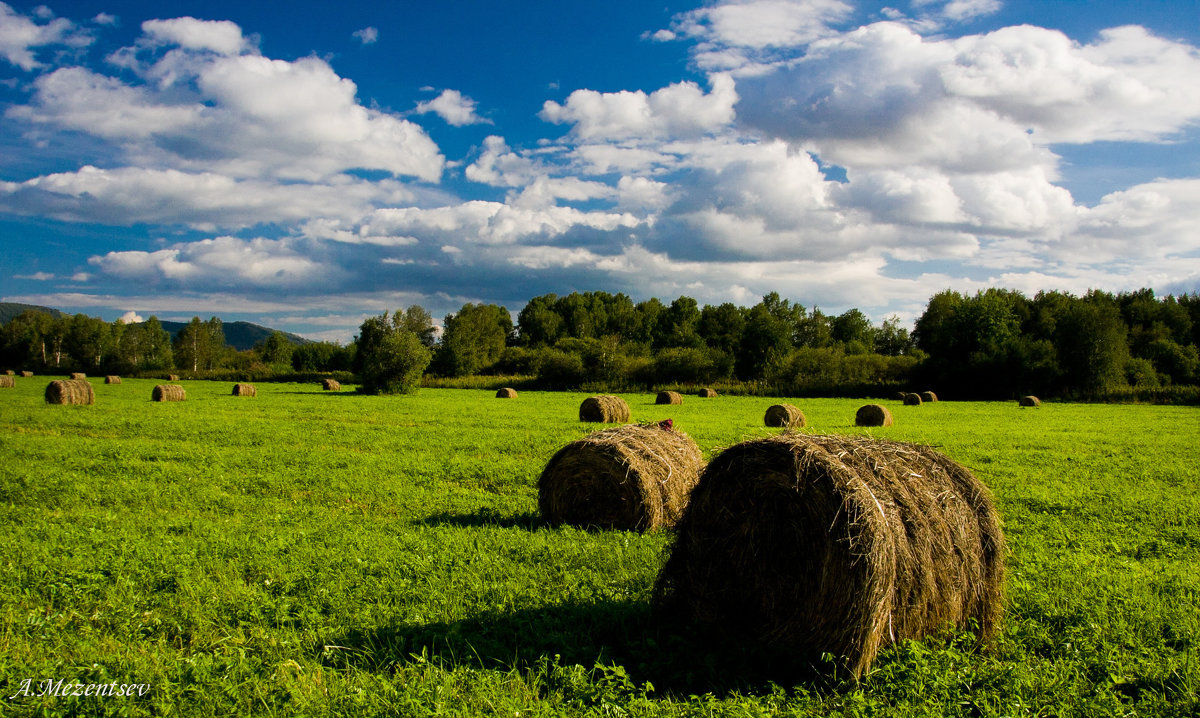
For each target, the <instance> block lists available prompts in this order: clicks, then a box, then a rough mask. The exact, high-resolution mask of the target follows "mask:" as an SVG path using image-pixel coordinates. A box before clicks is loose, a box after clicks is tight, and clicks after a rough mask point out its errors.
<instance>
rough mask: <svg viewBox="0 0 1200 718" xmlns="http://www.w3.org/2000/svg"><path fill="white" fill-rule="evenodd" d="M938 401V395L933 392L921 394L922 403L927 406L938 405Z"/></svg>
mask: <svg viewBox="0 0 1200 718" xmlns="http://www.w3.org/2000/svg"><path fill="white" fill-rule="evenodd" d="M937 400H938V398H937V394H934V393H933V392H932V391H923V392H921V401H923V402H925V403H926V404H936V403H937Z"/></svg>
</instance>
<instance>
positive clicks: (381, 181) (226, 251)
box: [0, 0, 1200, 341]
mask: <svg viewBox="0 0 1200 718" xmlns="http://www.w3.org/2000/svg"><path fill="white" fill-rule="evenodd" d="M169 7H170V10H169V12H168V11H167V10H166V9H165V6H164V5H162V4H161V3H153V4H152V3H147V2H132V1H122V2H105V1H104V0H97V1H95V2H91V1H88V2H82V1H80V2H63V3H50V4H47V5H29V4H20V3H8V4H6V3H3V2H0V238H2V245H3V248H2V251H0V298H2V299H3V300H4V301H17V302H28V303H36V304H46V305H50V306H54V307H58V308H61V309H64V310H66V311H71V312H77V311H82V312H85V313H88V314H91V315H95V316H101V317H104V318H105V319H109V320H112V319H116V318H118V317H126V318H128V319H130V320H134V321H136V320H138V319H139V318H144V317H148V316H150V315H151V314H154V315H157V316H159V317H160V318H163V319H188V318H190V317H191V316H193V315H200V316H202V317H207V316H211V315H218V316H221V317H222V318H224V319H226V320H227V321H231V320H236V319H244V320H248V321H253V322H257V323H260V324H265V325H268V326H273V327H278V328H281V329H286V330H289V331H295V332H297V333H300V334H303V335H306V336H310V337H313V338H318V339H332V340H337V341H346V340H349V339H350V338H351V337H352V336H353V334H354V333H355V330H356V328H357V327H358V325H359V324H360V323H361V322H362V320H363V318H365V317H366V316H370V315H375V314H379V313H381V312H383V311H384V310H394V309H396V308H399V307H403V306H407V305H410V304H414V303H417V304H421V305H423V306H425V307H426V308H428V309H429V310H430V311H431V312H432V313H433V314H434V316H435V317H438V318H439V321H440V318H441V317H442V316H443V315H444V314H446V313H448V312H452V311H454V310H456V309H457V308H458V307H460V306H461V305H462V304H463V303H465V302H468V301H471V302H495V303H499V304H504V305H505V306H507V307H508V308H509V309H510V310H512V311H514V312H515V311H517V310H519V309H520V307H521V306H522V305H523V303H524V301H526V300H527V299H529V298H531V297H533V296H536V295H539V294H544V293H547V292H556V293H559V294H564V293H569V292H571V291H588V290H604V291H610V292H625V293H627V294H629V295H630V296H632V297H633V298H634V299H635V300H642V299H646V298H649V297H651V296H657V297H660V298H663V299H666V300H670V299H673V298H675V297H677V296H680V295H688V296H692V297H694V298H696V299H697V300H698V301H699V302H701V303H702V304H703V303H714V304H715V303H720V302H725V301H732V302H735V303H738V304H742V305H746V306H748V305H751V304H754V303H755V302H756V301H757V300H758V298H759V297H761V295H763V294H764V293H766V292H769V291H778V292H780V293H781V294H782V295H783V296H785V297H788V298H789V299H791V300H793V301H795V302H799V303H801V304H803V305H805V306H808V307H812V306H820V307H821V309H822V310H823V311H825V312H826V313H840V312H841V311H844V310H845V309H848V308H850V307H858V308H860V309H862V310H863V311H865V312H867V313H868V314H869V315H870V316H871V317H872V318H874V319H875V320H876V321H881V320H882V319H884V318H885V317H887V316H889V315H893V314H895V315H898V316H900V317H901V318H902V319H903V320H905V321H911V320H912V319H913V318H915V316H917V315H919V313H920V312H921V311H922V309H923V307H924V305H925V303H926V301H927V300H928V298H929V297H930V296H931V295H933V294H934V293H936V292H938V291H941V290H943V289H946V288H952V289H957V290H960V291H965V292H973V291H976V290H979V289H982V288H986V287H991V286H999V287H1006V288H1011V289H1018V290H1021V291H1024V292H1026V293H1027V294H1033V293H1035V292H1037V291H1038V290H1040V289H1059V290H1066V291H1072V292H1076V293H1081V292H1084V291H1086V290H1087V289H1089V288H1100V289H1106V290H1109V291H1121V290H1126V289H1135V288H1139V287H1145V286H1149V287H1153V288H1154V289H1155V290H1157V291H1159V292H1160V293H1166V292H1175V293H1180V292H1194V291H1200V126H1198V124H1200V82H1197V80H1196V78H1198V77H1200V49H1198V48H1200V5H1198V4H1197V3H1196V2H1195V1H1194V0H1193V1H1191V2H1106V3H1099V2H1055V3H1045V2H1020V3H1017V2H1005V1H1004V0H951V1H950V2H945V1H944V0H912V1H909V2H896V3H891V4H882V3H855V2H851V1H850V0H740V1H736V2H735V1H725V2H709V3H695V2H693V3H679V2H670V3H665V4H648V3H644V2H629V1H619V2H608V3H587V2H573V1H569V2H560V3H556V4H555V5H554V6H553V9H552V10H551V9H547V8H548V6H546V5H545V4H544V3H496V2H483V1H480V2H444V3H407V2H405V3H367V2H354V1H351V2H341V3H337V4H334V3H319V2H312V3H293V4H290V5H289V6H288V8H289V9H288V11H287V12H281V11H280V10H279V8H280V7H281V6H279V5H278V4H277V3H252V2H237V3H234V2H213V1H206V2H203V3H201V2H175V3H171V4H170V6H169Z"/></svg>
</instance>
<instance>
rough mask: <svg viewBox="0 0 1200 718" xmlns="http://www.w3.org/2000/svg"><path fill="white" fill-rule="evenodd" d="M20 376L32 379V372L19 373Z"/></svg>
mask: <svg viewBox="0 0 1200 718" xmlns="http://www.w3.org/2000/svg"><path fill="white" fill-rule="evenodd" d="M21 376H23V377H25V378H26V379H32V378H33V372H31V371H23V372H21Z"/></svg>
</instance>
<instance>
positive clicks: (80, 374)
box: [71, 371, 87, 381]
mask: <svg viewBox="0 0 1200 718" xmlns="http://www.w3.org/2000/svg"><path fill="white" fill-rule="evenodd" d="M71 379H73V380H74V381H79V380H81V379H87V374H84V373H83V372H81V371H73V372H71Z"/></svg>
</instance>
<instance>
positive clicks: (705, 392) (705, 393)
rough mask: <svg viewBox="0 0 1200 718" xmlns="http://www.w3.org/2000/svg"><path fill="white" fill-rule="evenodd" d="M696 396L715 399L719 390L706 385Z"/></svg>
mask: <svg viewBox="0 0 1200 718" xmlns="http://www.w3.org/2000/svg"><path fill="white" fill-rule="evenodd" d="M696 396H698V397H700V398H701V399H715V398H716V396H717V390H716V389H710V388H708V387H704V388H703V389H701V390H700V391H698V392H696Z"/></svg>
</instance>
